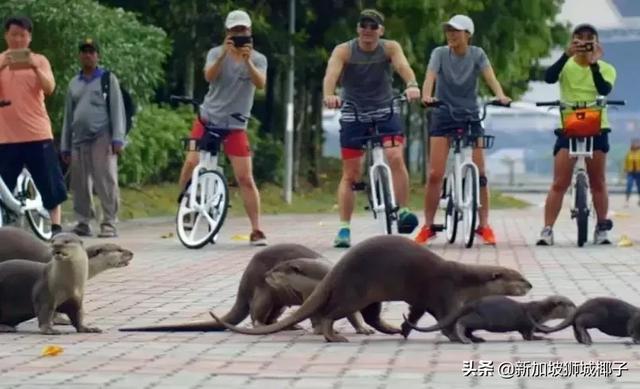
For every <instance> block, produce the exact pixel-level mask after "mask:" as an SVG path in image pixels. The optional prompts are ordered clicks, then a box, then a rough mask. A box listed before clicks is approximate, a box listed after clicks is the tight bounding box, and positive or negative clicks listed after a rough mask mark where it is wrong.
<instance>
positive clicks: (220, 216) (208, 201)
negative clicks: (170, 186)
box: [176, 170, 229, 249]
mask: <svg viewBox="0 0 640 389" xmlns="http://www.w3.org/2000/svg"><path fill="white" fill-rule="evenodd" d="M192 190H195V191H196V202H195V204H190V203H189V200H190V194H191V191H192ZM228 205H229V191H228V188H227V182H226V180H225V178H224V176H223V175H222V174H221V173H220V172H218V171H212V170H208V171H205V172H203V173H201V174H200V176H199V177H198V181H197V186H196V187H195V188H194V187H193V186H192V185H191V184H189V186H188V187H187V189H186V190H185V191H184V194H183V196H182V198H181V199H180V206H179V207H178V214H177V216H176V231H177V234H178V239H179V240H180V242H181V243H182V244H183V245H184V246H185V247H187V248H190V249H197V248H201V247H203V246H204V245H206V244H207V243H209V242H212V240H213V237H214V236H215V235H216V234H217V233H218V231H219V230H220V228H221V227H222V224H223V223H224V219H225V217H226V216H227V208H228Z"/></svg>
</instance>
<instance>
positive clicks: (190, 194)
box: [171, 96, 229, 249]
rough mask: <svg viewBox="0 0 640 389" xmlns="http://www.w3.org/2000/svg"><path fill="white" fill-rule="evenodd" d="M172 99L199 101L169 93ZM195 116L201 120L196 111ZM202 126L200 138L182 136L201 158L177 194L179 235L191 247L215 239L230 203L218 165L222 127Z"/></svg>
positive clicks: (183, 242)
mask: <svg viewBox="0 0 640 389" xmlns="http://www.w3.org/2000/svg"><path fill="white" fill-rule="evenodd" d="M171 101H174V102H182V103H189V104H192V105H193V107H194V110H195V111H197V109H198V105H199V102H196V101H195V100H194V99H192V98H190V97H182V96H171ZM198 120H201V119H200V116H199V115H198ZM203 126H204V128H205V131H204V134H203V135H202V138H200V139H199V140H198V139H192V138H187V139H185V149H186V150H187V151H198V152H199V153H200V160H199V162H198V164H197V165H196V167H195V168H194V169H193V173H192V174H191V180H190V181H189V183H188V184H187V187H186V188H185V190H184V192H182V193H181V194H180V198H179V204H180V205H179V206H178V212H177V215H176V230H177V234H178V239H179V240H180V242H181V243H182V244H183V245H184V246H185V247H187V248H190V249H196V248H201V247H204V246H205V245H206V244H207V243H215V242H216V240H217V237H218V232H219V231H220V228H221V227H222V224H223V223H224V220H225V218H226V216H227V208H228V207H229V188H228V187H227V181H226V179H225V177H224V175H223V174H222V169H221V168H220V167H219V166H218V152H219V150H220V144H221V143H222V135H221V132H222V131H224V130H225V129H221V128H218V127H216V126H213V125H209V124H206V123H204V122H203Z"/></svg>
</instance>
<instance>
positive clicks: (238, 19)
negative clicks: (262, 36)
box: [224, 10, 251, 30]
mask: <svg viewBox="0 0 640 389" xmlns="http://www.w3.org/2000/svg"><path fill="white" fill-rule="evenodd" d="M224 26H225V27H226V28H227V30H229V29H231V28H233V27H236V26H245V27H247V28H249V27H251V18H250V17H249V14H248V13H246V12H244V11H241V10H235V11H231V12H229V14H228V15H227V20H226V21H225V22H224Z"/></svg>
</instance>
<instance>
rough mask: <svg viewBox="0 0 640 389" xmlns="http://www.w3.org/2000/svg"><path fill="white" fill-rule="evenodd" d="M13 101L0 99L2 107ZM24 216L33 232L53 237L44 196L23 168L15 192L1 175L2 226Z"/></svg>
mask: <svg viewBox="0 0 640 389" xmlns="http://www.w3.org/2000/svg"><path fill="white" fill-rule="evenodd" d="M10 104H11V103H10V102H9V101H6V100H0V107H5V106H7V105H10ZM23 216H25V217H26V219H27V221H28V222H29V226H31V229H32V230H33V232H34V233H35V234H36V236H38V238H40V239H42V240H49V239H51V218H50V216H49V212H48V211H47V210H46V209H44V205H43V204H42V196H41V195H40V192H38V189H37V188H36V184H35V183H34V182H33V178H31V174H30V173H29V171H28V170H27V169H24V168H23V169H22V172H21V173H20V175H18V179H17V181H16V187H15V189H14V190H13V192H12V191H11V190H10V189H9V187H8V186H7V184H5V182H4V181H3V180H2V177H0V227H2V226H3V225H6V224H11V223H13V222H15V221H17V220H18V219H21V218H22V217H23Z"/></svg>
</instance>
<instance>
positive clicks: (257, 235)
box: [249, 230, 267, 246]
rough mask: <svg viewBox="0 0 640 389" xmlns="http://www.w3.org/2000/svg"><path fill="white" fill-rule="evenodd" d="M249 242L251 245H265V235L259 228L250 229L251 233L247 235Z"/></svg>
mask: <svg viewBox="0 0 640 389" xmlns="http://www.w3.org/2000/svg"><path fill="white" fill-rule="evenodd" d="M249 244H250V245H252V246H266V245H267V237H266V236H265V235H264V232H262V231H260V230H255V231H252V232H251V235H249Z"/></svg>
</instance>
